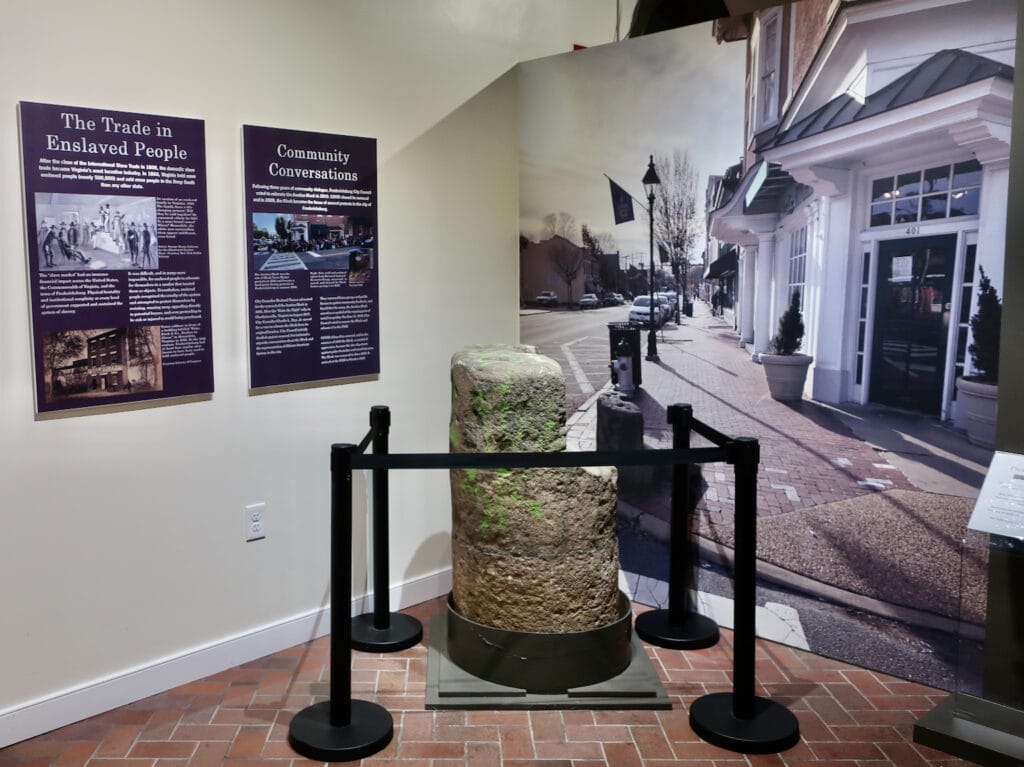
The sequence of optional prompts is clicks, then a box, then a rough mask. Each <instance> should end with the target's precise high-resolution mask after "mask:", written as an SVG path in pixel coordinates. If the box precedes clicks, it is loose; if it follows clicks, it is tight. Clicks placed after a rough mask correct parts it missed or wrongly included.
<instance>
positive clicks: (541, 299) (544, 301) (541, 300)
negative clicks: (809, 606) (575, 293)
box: [533, 290, 558, 306]
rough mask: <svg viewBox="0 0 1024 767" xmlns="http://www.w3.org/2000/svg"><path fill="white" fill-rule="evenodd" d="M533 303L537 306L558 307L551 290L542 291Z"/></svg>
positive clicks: (555, 297) (556, 297)
mask: <svg viewBox="0 0 1024 767" xmlns="http://www.w3.org/2000/svg"><path fill="white" fill-rule="evenodd" d="M533 302H534V303H535V304H537V305H538V306H558V296H556V295H555V291H553V290H542V291H541V292H540V293H539V294H538V295H537V297H536V298H535V299H533Z"/></svg>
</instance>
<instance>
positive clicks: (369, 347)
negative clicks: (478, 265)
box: [242, 125, 380, 390]
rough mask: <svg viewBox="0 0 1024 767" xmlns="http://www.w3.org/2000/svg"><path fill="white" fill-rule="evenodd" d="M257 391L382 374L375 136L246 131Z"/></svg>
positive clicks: (252, 362) (252, 367)
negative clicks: (373, 137) (372, 137)
mask: <svg viewBox="0 0 1024 767" xmlns="http://www.w3.org/2000/svg"><path fill="white" fill-rule="evenodd" d="M242 144H243V155H244V164H245V227H246V250H247V254H248V270H247V274H248V293H249V376H250V379H249V380H250V387H251V389H253V390H259V389H266V388H268V387H278V386H289V385H298V384H326V383H331V382H335V381H338V380H340V379H353V378H365V377H372V376H375V375H377V374H378V373H379V372H380V331H379V322H378V317H379V308H378V285H377V274H378V268H379V262H378V253H379V251H378V240H377V142H376V140H375V139H370V138H359V137H355V136H339V135H334V134H328V133H310V132H308V131H295V130H283V129H279V128H262V127H257V126H252V125H246V126H243V128H242Z"/></svg>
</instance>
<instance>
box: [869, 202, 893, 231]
mask: <svg viewBox="0 0 1024 767" xmlns="http://www.w3.org/2000/svg"><path fill="white" fill-rule="evenodd" d="M891 223H892V203H891V202H881V203H875V204H874V205H872V206H871V226H888V225H889V224H891Z"/></svg>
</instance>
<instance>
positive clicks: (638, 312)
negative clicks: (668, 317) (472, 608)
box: [629, 296, 663, 325]
mask: <svg viewBox="0 0 1024 767" xmlns="http://www.w3.org/2000/svg"><path fill="white" fill-rule="evenodd" d="M654 300H655V303H654V324H655V325H661V324H662V321H663V320H662V314H661V305H660V304H659V303H658V299H657V296H655V299H654ZM629 321H630V322H640V323H643V324H644V325H647V324H649V323H650V321H651V297H650V296H637V297H636V298H635V299H634V300H633V306H631V307H630V309H629Z"/></svg>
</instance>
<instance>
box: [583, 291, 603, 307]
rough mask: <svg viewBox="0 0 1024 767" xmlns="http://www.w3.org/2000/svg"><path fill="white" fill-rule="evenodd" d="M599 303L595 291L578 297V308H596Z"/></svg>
mask: <svg viewBox="0 0 1024 767" xmlns="http://www.w3.org/2000/svg"><path fill="white" fill-rule="evenodd" d="M600 305H601V302H600V301H599V300H598V298H597V294H596V293H584V294H583V296H582V297H581V298H580V309H596V308H597V307H599V306H600Z"/></svg>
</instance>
